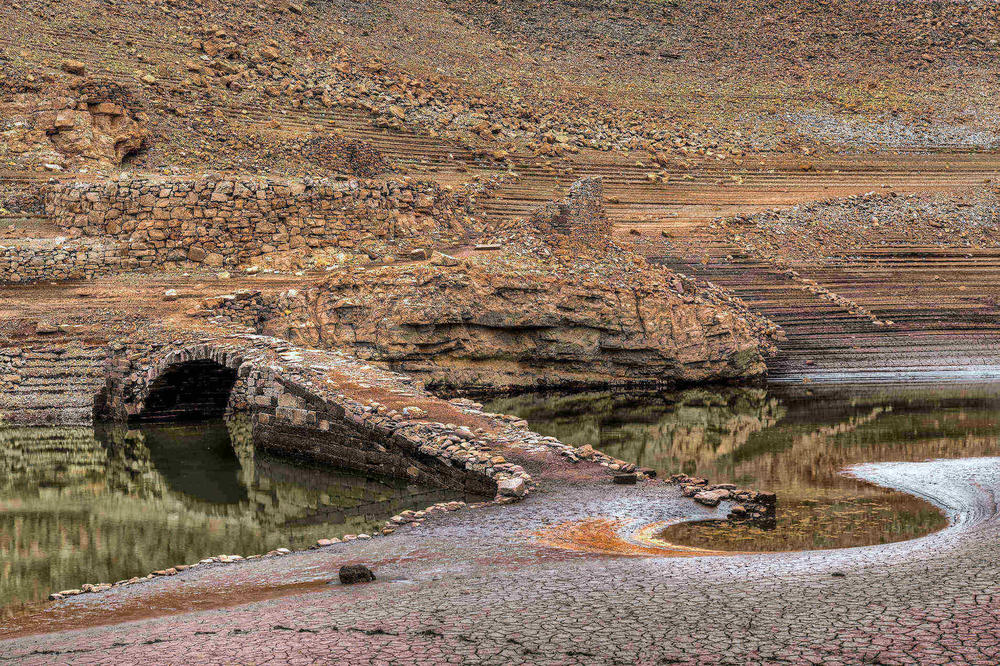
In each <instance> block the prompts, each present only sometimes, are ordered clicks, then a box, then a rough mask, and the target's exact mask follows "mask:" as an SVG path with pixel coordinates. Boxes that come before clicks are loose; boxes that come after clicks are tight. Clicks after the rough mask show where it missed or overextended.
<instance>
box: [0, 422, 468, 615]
mask: <svg viewBox="0 0 1000 666" xmlns="http://www.w3.org/2000/svg"><path fill="white" fill-rule="evenodd" d="M249 433H250V430H249V424H248V422H246V421H245V420H241V419H240V418H239V417H236V418H232V419H230V420H228V421H226V422H223V421H217V422H208V423H202V424H185V425H157V426H144V427H143V428H141V429H131V430H130V429H127V428H125V427H116V426H112V427H106V428H98V429H97V430H96V431H95V429H93V428H5V429H0V609H3V610H2V611H0V613H4V612H5V613H10V612H13V611H15V610H16V609H17V608H18V607H19V606H20V605H22V604H24V603H27V602H32V601H38V600H41V599H44V598H45V597H46V596H48V594H49V593H50V592H52V591H53V590H57V589H65V588H70V587H76V586H79V585H80V584H82V583H85V582H91V583H96V582H114V581H116V580H120V579H124V578H129V577H131V576H136V575H144V574H146V573H148V572H150V571H153V570H156V569H161V568H164V567H167V566H171V565H174V564H183V563H191V562H196V561H198V560H199V559H201V558H203V557H206V556H211V555H219V554H223V553H225V554H229V553H237V554H243V555H248V554H253V553H262V552H266V551H268V550H270V549H273V548H277V547H281V546H288V547H292V548H296V547H305V546H308V545H310V544H311V543H313V542H315V540H316V539H318V538H322V537H327V536H338V535H341V534H344V533H347V532H353V533H360V532H365V531H369V530H371V529H373V528H374V527H376V526H377V525H379V524H380V523H381V522H382V521H384V520H385V519H386V518H387V517H389V516H391V515H393V514H394V513H397V512H399V511H402V510H404V509H422V508H425V507H426V506H428V505H430V504H433V503H434V502H439V501H444V500H450V499H459V498H457V497H456V494H455V493H454V492H446V491H438V490H434V489H429V488H426V487H422V486H417V485H414V484H411V483H406V482H401V481H392V480H384V479H371V478H366V477H364V476H357V475H353V474H350V473H345V472H337V471H329V470H321V469H314V468H310V467H306V466H303V465H300V464H297V463H296V464H293V463H291V462H289V461H285V460H280V459H275V458H271V457H267V456H261V455H259V454H258V453H256V452H255V451H254V448H253V446H252V443H251V440H250V437H249Z"/></svg>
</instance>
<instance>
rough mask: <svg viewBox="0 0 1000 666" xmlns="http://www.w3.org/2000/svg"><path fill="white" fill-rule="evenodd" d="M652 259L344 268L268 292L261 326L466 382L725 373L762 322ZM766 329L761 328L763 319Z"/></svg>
mask: <svg viewBox="0 0 1000 666" xmlns="http://www.w3.org/2000/svg"><path fill="white" fill-rule="evenodd" d="M684 282H685V281H683V280H681V279H680V278H679V277H678V276H676V275H674V274H671V273H668V272H666V271H659V270H657V269H654V268H652V267H647V268H646V269H639V268H637V269H636V270H635V271H633V272H626V273H623V274H621V275H617V276H615V278H614V279H600V278H599V277H598V276H595V275H594V274H593V273H590V274H588V273H585V272H581V273H575V272H571V271H564V272H543V271H539V270H537V269H532V268H527V267H512V266H509V265H508V266H504V270H500V271H498V270H497V266H495V265H491V266H482V265H478V264H473V263H470V262H461V263H460V264H459V265H457V266H434V265H423V266H401V267H385V268H380V269H377V270H368V271H355V272H349V273H346V274H344V275H341V276H338V277H336V278H333V279H331V280H329V281H328V282H326V283H324V284H322V285H319V286H317V287H314V288H311V289H309V290H306V291H297V290H291V291H288V292H285V293H283V294H281V295H280V296H279V297H278V300H277V303H275V305H276V307H272V308H271V309H270V311H271V312H273V313H275V314H273V315H272V316H271V318H270V319H269V320H268V321H267V322H266V323H265V324H264V328H265V329H266V331H267V332H269V333H273V334H277V335H281V336H286V337H288V338H289V339H291V340H294V341H301V342H305V343H308V344H313V345H322V346H326V347H330V348H342V349H346V350H349V351H350V352H351V353H353V354H355V355H357V356H359V357H361V358H364V359H368V360H374V361H381V362H385V363H388V364H389V365H390V366H391V367H392V368H393V369H396V370H401V371H406V372H410V373H415V374H417V375H420V376H421V377H422V378H424V379H425V380H427V382H428V383H429V384H430V385H432V386H436V387H441V388H455V389H468V390H505V389H509V388H531V387H545V386H547V387H555V386H588V385H590V386H594V385H609V384H670V383H684V382H698V381H735V380H747V379H752V378H756V377H759V376H761V375H763V374H764V372H765V364H764V355H765V354H766V353H767V352H769V351H770V349H771V344H770V342H769V339H768V336H767V331H768V330H769V327H770V324H769V323H768V322H766V321H763V320H760V319H758V318H756V317H754V316H753V315H751V314H749V313H747V312H745V311H744V310H742V308H741V307H740V306H739V304H738V303H729V302H726V300H725V295H724V294H720V293H717V292H710V291H704V292H703V293H699V292H698V291H696V290H695V287H694V286H693V285H691V284H690V283H689V284H688V287H687V290H685V287H684ZM772 332H773V331H772Z"/></svg>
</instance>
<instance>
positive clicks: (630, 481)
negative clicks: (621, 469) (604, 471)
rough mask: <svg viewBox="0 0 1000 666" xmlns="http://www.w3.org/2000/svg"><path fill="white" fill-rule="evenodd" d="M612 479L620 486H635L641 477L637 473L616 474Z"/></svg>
mask: <svg viewBox="0 0 1000 666" xmlns="http://www.w3.org/2000/svg"><path fill="white" fill-rule="evenodd" d="M612 480H613V481H614V483H615V484H616V485H619V486H634V485H635V483H636V481H638V480H639V477H637V476H636V475H635V474H615V476H614V479H612Z"/></svg>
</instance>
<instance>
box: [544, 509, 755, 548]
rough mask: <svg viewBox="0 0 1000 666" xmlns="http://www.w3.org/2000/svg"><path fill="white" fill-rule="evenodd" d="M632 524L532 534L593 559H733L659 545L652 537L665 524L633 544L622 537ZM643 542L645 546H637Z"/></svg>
mask: <svg viewBox="0 0 1000 666" xmlns="http://www.w3.org/2000/svg"><path fill="white" fill-rule="evenodd" d="M630 522H631V521H627V520H623V519H620V518H585V519H583V520H573V521H568V522H564V523H559V524H557V525H553V526H551V527H546V528H544V529H541V530H538V531H536V532H532V533H531V536H533V537H534V538H535V539H536V540H537V541H538V542H539V543H540V544H542V545H544V546H548V547H550V548H559V549H561V550H571V551H575V552H580V553H592V554H595V555H615V556H620V557H704V556H708V555H715V556H718V555H734V554H737V553H733V552H731V551H718V550H705V549H701V548H690V547H687V546H678V545H676V544H671V543H666V542H658V541H655V540H654V539H652V535H653V534H656V533H657V532H659V531H660V530H662V529H663V528H664V527H665V526H666V523H652V524H649V525H645V526H643V527H642V528H641V529H640V530H638V531H637V532H636V533H635V534H636V541H630V540H628V539H625V538H624V537H622V536H621V530H622V528H624V527H626V526H627V525H628V524H629V523H630ZM638 541H643V542H645V543H638Z"/></svg>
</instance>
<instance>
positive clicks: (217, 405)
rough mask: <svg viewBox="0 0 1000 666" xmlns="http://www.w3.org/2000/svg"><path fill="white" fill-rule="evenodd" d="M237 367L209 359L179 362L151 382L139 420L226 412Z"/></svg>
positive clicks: (210, 416)
mask: <svg viewBox="0 0 1000 666" xmlns="http://www.w3.org/2000/svg"><path fill="white" fill-rule="evenodd" d="M235 384H236V371H235V370H233V369H232V368H227V367H226V366H224V365H221V364H219V363H216V362H215V361H212V360H208V359H201V360H194V361H187V362H184V363H177V364H175V365H172V366H170V367H168V368H167V369H166V370H165V371H164V372H163V373H162V374H161V375H160V376H159V377H157V378H156V379H154V380H153V381H152V383H151V384H150V385H149V392H148V395H147V397H146V400H145V405H144V407H143V409H142V411H141V412H140V413H139V415H138V416H137V417H136V419H135V420H138V421H198V420H204V419H214V418H219V417H221V416H223V415H224V414H225V413H226V409H227V407H228V405H229V396H230V394H231V393H232V390H233V386H234V385H235Z"/></svg>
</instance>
